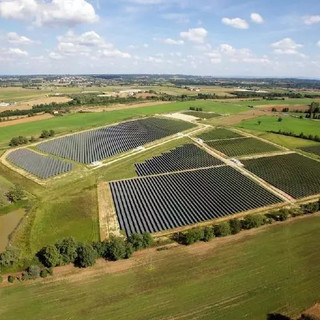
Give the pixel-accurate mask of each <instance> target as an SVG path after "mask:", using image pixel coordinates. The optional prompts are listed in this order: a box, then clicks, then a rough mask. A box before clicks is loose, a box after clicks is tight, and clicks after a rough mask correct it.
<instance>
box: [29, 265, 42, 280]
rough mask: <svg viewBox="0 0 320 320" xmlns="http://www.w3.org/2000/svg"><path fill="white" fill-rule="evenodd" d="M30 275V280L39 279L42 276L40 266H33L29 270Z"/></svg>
mask: <svg viewBox="0 0 320 320" xmlns="http://www.w3.org/2000/svg"><path fill="white" fill-rule="evenodd" d="M28 275H29V277H30V279H33V280H34V279H36V278H39V276H40V267H39V266H35V265H32V266H30V267H29V268H28Z"/></svg>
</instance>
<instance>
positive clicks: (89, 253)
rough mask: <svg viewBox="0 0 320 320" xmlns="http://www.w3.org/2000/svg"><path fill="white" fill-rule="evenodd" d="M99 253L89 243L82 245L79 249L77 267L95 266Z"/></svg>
mask: <svg viewBox="0 0 320 320" xmlns="http://www.w3.org/2000/svg"><path fill="white" fill-rule="evenodd" d="M96 258H97V253H96V251H95V250H94V249H93V247H92V245H90V244H88V243H84V244H80V245H79V246H78V248H77V257H76V259H75V265H76V266H77V267H80V268H87V267H90V266H93V265H94V264H95V262H96Z"/></svg>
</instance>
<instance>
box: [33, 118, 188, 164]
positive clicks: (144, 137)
mask: <svg viewBox="0 0 320 320" xmlns="http://www.w3.org/2000/svg"><path fill="white" fill-rule="evenodd" d="M193 126H194V125H193V124H190V123H187V122H182V121H176V120H169V119H159V118H147V119H141V120H135V121H128V122H124V123H121V124H118V125H114V126H111V127H106V128H102V129H98V130H93V131H88V132H83V133H79V134H75V135H70V136H66V137H63V138H59V139H55V140H52V141H48V142H43V143H40V144H39V145H38V146H37V147H38V148H39V149H40V150H42V151H44V152H46V153H51V154H54V155H57V156H59V157H62V158H66V159H71V160H74V161H77V162H81V163H92V162H94V161H100V160H102V159H105V158H108V157H111V156H114V155H116V154H119V153H121V152H125V151H128V150H131V149H134V148H136V147H139V146H142V145H144V144H146V143H149V142H152V141H155V140H157V139H161V138H164V137H167V136H170V135H172V134H174V133H177V132H180V131H184V130H187V129H190V128H192V127H193Z"/></svg>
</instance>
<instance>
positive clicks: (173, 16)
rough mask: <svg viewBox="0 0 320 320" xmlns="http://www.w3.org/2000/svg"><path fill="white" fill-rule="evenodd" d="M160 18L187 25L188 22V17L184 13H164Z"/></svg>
mask: <svg viewBox="0 0 320 320" xmlns="http://www.w3.org/2000/svg"><path fill="white" fill-rule="evenodd" d="M162 18H163V19H165V20H170V21H173V22H177V23H188V22H189V21H190V18H189V16H188V15H187V14H184V13H165V14H163V15H162Z"/></svg>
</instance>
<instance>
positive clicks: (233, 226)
mask: <svg viewBox="0 0 320 320" xmlns="http://www.w3.org/2000/svg"><path fill="white" fill-rule="evenodd" d="M229 225H230V231H231V234H237V233H239V232H240V231H241V221H240V220H239V219H237V218H235V219H231V220H229Z"/></svg>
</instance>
